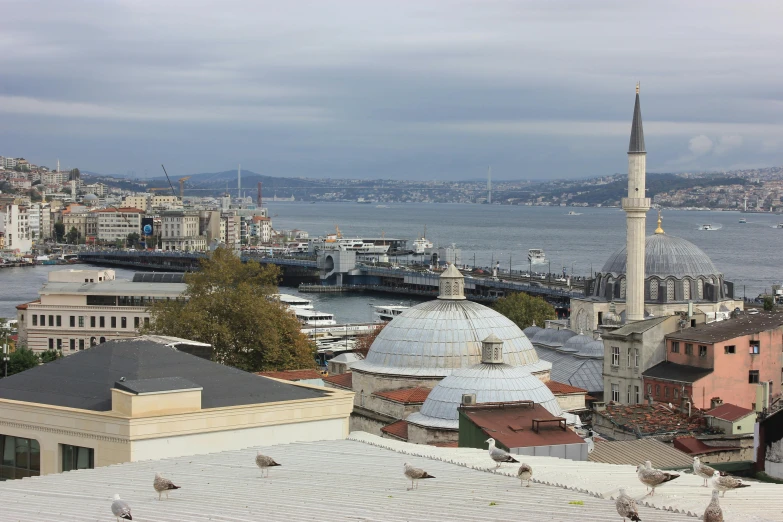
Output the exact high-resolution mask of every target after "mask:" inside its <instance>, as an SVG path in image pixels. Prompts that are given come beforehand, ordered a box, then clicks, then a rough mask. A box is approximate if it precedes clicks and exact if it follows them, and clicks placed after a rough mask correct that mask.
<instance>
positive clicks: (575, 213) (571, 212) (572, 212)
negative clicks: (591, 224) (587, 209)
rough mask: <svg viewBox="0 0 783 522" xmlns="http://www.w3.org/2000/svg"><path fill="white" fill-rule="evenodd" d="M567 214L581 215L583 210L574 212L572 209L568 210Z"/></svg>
mask: <svg viewBox="0 0 783 522" xmlns="http://www.w3.org/2000/svg"><path fill="white" fill-rule="evenodd" d="M567 215H568V216H581V215H582V213H581V212H574V211H573V210H571V211H569V212H568V214H567Z"/></svg>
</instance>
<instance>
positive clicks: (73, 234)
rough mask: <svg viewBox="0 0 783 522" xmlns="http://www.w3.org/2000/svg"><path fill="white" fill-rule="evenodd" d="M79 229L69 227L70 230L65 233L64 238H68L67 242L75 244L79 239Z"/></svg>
mask: <svg viewBox="0 0 783 522" xmlns="http://www.w3.org/2000/svg"><path fill="white" fill-rule="evenodd" d="M80 235H81V234H79V231H78V230H76V227H71V230H69V231H68V234H67V235H66V239H67V240H68V243H70V244H72V245H75V244H76V242H77V241H78V240H79V236H80Z"/></svg>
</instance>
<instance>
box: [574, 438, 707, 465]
mask: <svg viewBox="0 0 783 522" xmlns="http://www.w3.org/2000/svg"><path fill="white" fill-rule="evenodd" d="M587 459H588V460H589V461H590V462H605V463H607V464H625V465H628V466H637V465H638V464H639V463H641V462H644V461H645V460H649V461H650V462H655V467H656V468H658V469H687V468H690V467H691V466H692V465H693V458H692V457H690V456H689V455H686V454H685V453H683V452H682V451H680V450H678V449H675V448H674V447H672V446H670V445H669V444H666V443H663V442H661V441H659V440H657V439H653V438H646V439H636V440H615V441H596V442H595V446H594V449H593V451H591V452H590V455H588V457H587Z"/></svg>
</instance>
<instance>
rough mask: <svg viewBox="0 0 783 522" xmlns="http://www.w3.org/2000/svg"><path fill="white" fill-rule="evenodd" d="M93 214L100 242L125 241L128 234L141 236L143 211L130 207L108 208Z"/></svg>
mask: <svg viewBox="0 0 783 522" xmlns="http://www.w3.org/2000/svg"><path fill="white" fill-rule="evenodd" d="M95 212H96V214H97V215H98V223H97V225H98V239H99V240H100V241H118V240H120V241H126V240H127V239H128V235H129V234H141V218H142V216H143V215H144V211H143V210H140V209H138V208H131V207H120V208H113V207H110V208H105V209H101V210H96V211H95Z"/></svg>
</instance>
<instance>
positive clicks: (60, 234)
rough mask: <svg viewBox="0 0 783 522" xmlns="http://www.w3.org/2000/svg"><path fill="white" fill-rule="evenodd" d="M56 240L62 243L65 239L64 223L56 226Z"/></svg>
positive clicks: (60, 222)
mask: <svg viewBox="0 0 783 522" xmlns="http://www.w3.org/2000/svg"><path fill="white" fill-rule="evenodd" d="M54 238H55V239H56V240H57V242H58V243H62V242H63V239H64V238H65V225H63V222H62V221H58V222H57V223H55V224H54Z"/></svg>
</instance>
